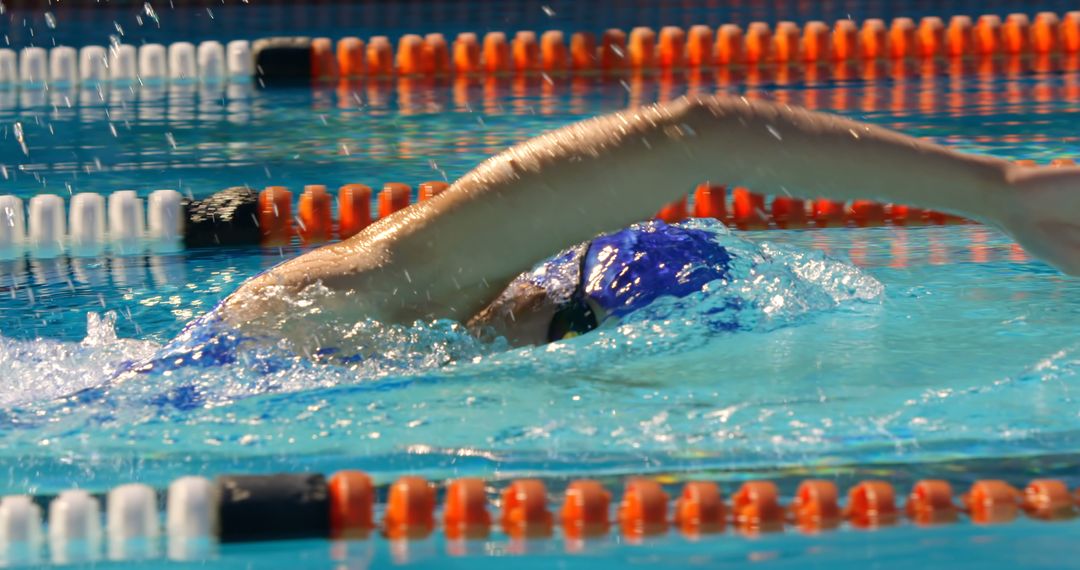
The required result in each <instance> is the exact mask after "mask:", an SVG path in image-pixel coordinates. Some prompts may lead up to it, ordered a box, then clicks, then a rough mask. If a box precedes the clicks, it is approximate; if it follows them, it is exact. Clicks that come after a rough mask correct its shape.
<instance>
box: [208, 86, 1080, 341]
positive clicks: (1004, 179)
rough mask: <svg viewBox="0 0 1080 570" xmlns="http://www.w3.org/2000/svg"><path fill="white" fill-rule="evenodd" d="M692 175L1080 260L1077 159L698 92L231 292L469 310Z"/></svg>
mask: <svg viewBox="0 0 1080 570" xmlns="http://www.w3.org/2000/svg"><path fill="white" fill-rule="evenodd" d="M703 180H713V181H717V182H721V183H725V184H736V183H737V184H743V185H746V186H748V187H750V188H753V189H754V190H755V191H758V192H763V193H772V194H792V195H795V196H802V197H807V198H810V197H818V196H821V197H827V198H833V199H837V200H848V199H854V198H871V199H877V200H880V201H884V202H898V203H904V204H910V205H913V206H922V207H926V208H933V209H937V210H944V211H950V212H956V213H959V214H963V215H966V216H969V217H972V218H976V219H979V220H982V221H985V222H988V223H991V224H994V225H997V226H999V227H1001V228H1003V229H1005V230H1006V231H1008V232H1009V233H1010V234H1012V235H1013V236H1015V237H1016V238H1017V239H1018V240H1019V241H1020V243H1022V244H1023V245H1024V246H1025V247H1027V248H1028V249H1029V250H1030V251H1032V253H1034V254H1036V255H1039V256H1040V257H1043V258H1044V259H1046V260H1047V261H1049V262H1051V263H1053V264H1055V265H1057V266H1058V267H1060V268H1061V269H1062V270H1064V271H1066V272H1069V273H1074V274H1075V273H1080V225H1078V224H1080V169H1078V168H1062V169H1054V170H1051V169H1042V168H1034V169H1021V168H1019V167H1015V166H1013V165H1012V164H1010V163H1008V162H1006V161H1004V160H1000V159H995V158H989V157H980V156H973V155H966V154H961V153H958V152H954V151H951V150H948V149H946V148H944V147H941V146H939V145H935V144H932V143H929V142H926V141H922V140H919V139H915V138H912V137H908V136H905V135H902V134H899V133H895V132H892V131H889V130H886V129H883V128H878V127H873V126H870V125H866V124H862V123H858V122H855V121H851V120H848V119H844V118H840V117H836V116H832V115H825V114H820V113H813V112H809V111H805V110H800V109H794V108H790V107H786V106H782V105H777V104H773V103H768V102H760V101H748V100H745V99H741V98H702V99H693V100H687V99H683V100H680V101H677V102H673V103H670V104H660V105H654V106H649V107H643V108H639V109H632V110H628V111H624V112H621V113H616V114H612V115H607V116H603V117H598V118H595V119H591V120H587V121H582V122H580V123H576V124H573V125H570V126H567V127H565V128H561V129H558V130H556V131H552V132H550V133H547V134H545V135H542V136H540V137H537V138H534V139H531V140H529V141H526V142H524V143H521V144H519V145H516V146H514V147H511V148H510V149H507V150H506V151H504V152H502V153H499V154H498V155H495V156H493V157H492V158H490V159H488V160H486V161H485V162H483V163H482V164H481V165H479V166H478V167H477V168H476V169H474V170H473V171H471V172H469V173H468V174H466V175H465V176H463V177H462V178H461V179H459V180H458V181H457V182H455V183H454V184H453V186H451V187H450V188H449V189H448V190H447V191H446V192H444V193H443V194H441V195H439V196H437V197H436V198H434V199H432V200H428V201H426V202H423V203H420V204H417V205H415V206H412V207H410V208H407V209H406V210H404V211H402V212H399V213H398V214H395V215H393V216H389V217H388V218H386V219H383V220H380V221H379V222H377V223H375V224H373V225H372V226H370V227H369V228H367V229H366V230H365V231H363V232H361V233H360V234H358V235H357V236H355V237H353V238H351V239H349V240H346V241H344V242H342V243H339V244H334V245H330V246H327V247H324V248H322V249H320V250H317V251H315V252H312V253H309V254H307V255H304V256H301V257H299V258H297V259H294V260H291V261H289V262H287V263H284V264H282V265H280V266H278V267H277V268H275V269H274V270H272V271H270V272H268V273H267V274H264V275H263V276H261V277H259V278H257V279H254V280H252V281H250V282H249V283H248V284H246V285H245V286H244V287H242V288H241V289H240V290H239V291H238V292H237V293H236V294H235V295H234V296H233V297H232V298H230V300H229V302H228V305H229V306H230V307H233V308H238V307H240V306H241V305H247V306H248V308H249V311H246V313H247V314H251V310H250V309H254V310H255V311H256V312H261V311H263V310H265V309H266V308H267V306H266V303H269V302H270V301H268V300H266V299H265V298H264V299H263V300H262V301H258V302H255V303H254V304H251V303H246V301H247V300H249V299H251V298H253V297H255V296H258V294H259V292H260V291H261V290H262V289H264V288H265V286H266V285H273V284H281V285H284V286H285V287H286V288H287V289H290V290H291V289H297V288H300V287H303V286H306V285H309V284H311V283H314V282H315V281H316V280H319V281H321V282H322V283H323V284H324V285H326V286H328V287H330V288H331V289H343V290H352V291H355V292H356V295H354V296H353V297H352V299H353V300H352V302H351V303H349V304H347V305H343V306H339V307H336V308H335V309H333V310H338V311H346V310H352V311H353V312H355V313H356V314H357V315H359V316H371V317H374V318H379V319H385V320H393V321H398V322H401V321H409V320H411V319H414V318H425V317H449V318H456V319H459V320H465V319H468V318H469V317H470V316H472V315H473V314H475V313H476V312H477V311H479V310H480V309H481V308H482V307H484V306H485V305H486V304H487V303H488V302H490V301H491V300H492V298H493V297H494V296H495V295H497V294H498V293H499V292H500V291H502V289H503V288H504V287H505V286H506V284H507V283H508V282H509V281H510V280H511V279H513V278H514V276H516V275H518V274H519V273H521V272H522V271H524V270H526V269H528V268H529V267H530V266H531V265H532V264H534V263H535V262H537V261H539V260H540V259H543V258H544V257H546V256H549V255H551V254H553V253H554V252H556V251H558V250H560V249H562V248H565V247H568V246H570V245H572V244H576V243H580V242H582V241H585V240H588V239H590V238H591V237H593V236H595V235H597V234H598V233H602V232H606V231H613V230H616V229H619V228H622V227H625V226H627V225H629V224H631V223H633V222H637V221H640V220H644V219H647V218H649V217H650V216H651V215H653V213H654V212H656V211H657V210H658V209H659V207H660V206H661V205H663V204H665V203H667V202H671V201H673V200H675V199H677V198H679V197H681V196H684V195H685V194H686V192H687V191H688V190H689V189H691V188H692V187H693V186H694V185H695V184H697V183H699V182H701V181H703ZM275 291H279V290H275ZM275 295H277V293H275ZM264 297H265V295H264ZM234 312H236V313H238V314H240V317H239V320H244V316H243V314H244V313H245V312H243V311H239V310H236V311H234Z"/></svg>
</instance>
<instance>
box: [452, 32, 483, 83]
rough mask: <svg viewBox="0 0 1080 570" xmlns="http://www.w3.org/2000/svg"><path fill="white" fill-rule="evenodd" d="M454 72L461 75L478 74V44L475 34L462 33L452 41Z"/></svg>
mask: <svg viewBox="0 0 1080 570" xmlns="http://www.w3.org/2000/svg"><path fill="white" fill-rule="evenodd" d="M453 62H454V71H456V72H457V73H461V74H470V73H478V72H479V71H480V70H481V68H480V42H479V40H477V38H476V34H474V33H472V32H462V33H460V34H458V36H457V38H456V39H455V40H454V59H453Z"/></svg>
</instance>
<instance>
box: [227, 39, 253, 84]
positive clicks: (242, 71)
mask: <svg viewBox="0 0 1080 570" xmlns="http://www.w3.org/2000/svg"><path fill="white" fill-rule="evenodd" d="M225 51H226V59H225V64H226V67H227V69H228V72H229V76H230V77H251V76H252V75H254V74H255V73H254V71H255V62H254V61H253V60H252V56H251V43H250V42H248V41H247V40H233V41H231V42H229V43H228V45H226V47H225Z"/></svg>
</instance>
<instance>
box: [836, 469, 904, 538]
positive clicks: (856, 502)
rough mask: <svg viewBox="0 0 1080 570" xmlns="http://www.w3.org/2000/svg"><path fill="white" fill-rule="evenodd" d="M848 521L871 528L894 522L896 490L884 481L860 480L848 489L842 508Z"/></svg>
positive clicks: (895, 516)
mask: <svg viewBox="0 0 1080 570" xmlns="http://www.w3.org/2000/svg"><path fill="white" fill-rule="evenodd" d="M844 515H845V517H846V518H847V519H848V521H849V522H850V523H851V524H852V525H853V526H856V527H862V528H873V527H879V526H885V525H890V524H893V523H895V522H896V519H897V516H898V513H897V510H896V492H895V491H894V490H893V487H892V485H890V484H888V483H886V482H885V481H862V482H860V483H859V484H858V485H856V486H854V487H852V488H851V490H849V491H848V503H847V507H846V508H845V509H844Z"/></svg>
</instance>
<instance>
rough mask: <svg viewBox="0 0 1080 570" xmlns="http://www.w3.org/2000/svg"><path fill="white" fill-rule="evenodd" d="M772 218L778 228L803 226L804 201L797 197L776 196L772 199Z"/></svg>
mask: <svg viewBox="0 0 1080 570" xmlns="http://www.w3.org/2000/svg"><path fill="white" fill-rule="evenodd" d="M772 219H773V222H775V223H776V226H777V227H779V228H780V229H795V228H805V227H806V223H807V216H806V202H805V201H804V200H801V199H799V198H790V197H788V196H777V197H776V198H773V201H772Z"/></svg>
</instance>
